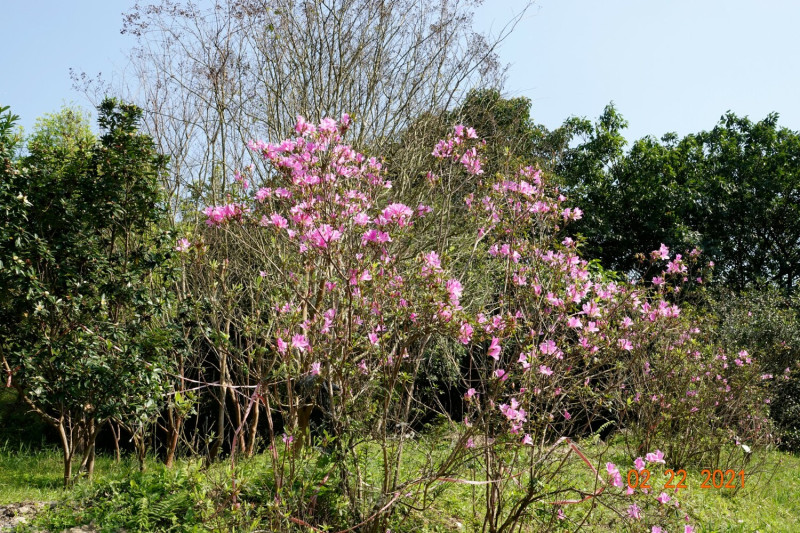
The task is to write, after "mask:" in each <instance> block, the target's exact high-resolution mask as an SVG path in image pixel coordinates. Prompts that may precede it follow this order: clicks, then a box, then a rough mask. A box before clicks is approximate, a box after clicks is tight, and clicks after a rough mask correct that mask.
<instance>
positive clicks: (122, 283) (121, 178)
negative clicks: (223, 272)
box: [0, 100, 169, 485]
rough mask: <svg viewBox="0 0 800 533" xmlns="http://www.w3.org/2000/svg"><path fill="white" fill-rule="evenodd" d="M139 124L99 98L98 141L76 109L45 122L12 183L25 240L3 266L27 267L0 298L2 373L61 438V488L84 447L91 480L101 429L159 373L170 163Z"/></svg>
mask: <svg viewBox="0 0 800 533" xmlns="http://www.w3.org/2000/svg"><path fill="white" fill-rule="evenodd" d="M140 118H141V110H140V109H139V108H137V107H135V106H132V105H128V104H122V103H119V102H117V101H114V100H105V101H104V102H103V103H102V104H101V106H100V107H99V119H98V122H99V125H100V128H101V130H102V136H101V137H100V139H99V141H98V142H95V141H94V138H93V136H92V135H91V133H90V132H89V130H88V126H87V124H86V123H85V121H84V120H83V119H82V117H81V115H80V114H78V113H75V112H74V111H71V110H64V111H62V112H61V113H58V114H56V115H53V116H50V117H47V118H45V119H44V120H42V121H40V122H39V125H38V127H37V130H36V131H35V133H34V135H33V136H32V138H31V139H30V140H29V142H28V155H27V157H26V158H25V160H24V163H25V166H26V167H27V168H28V172H27V174H25V175H24V178H22V179H19V180H16V182H15V183H14V185H15V186H16V187H18V188H19V193H18V194H19V195H22V197H23V198H24V199H25V201H24V202H23V203H24V206H25V213H24V214H23V215H24V217H21V218H19V219H18V220H21V221H24V222H22V223H21V224H20V226H21V228H19V229H20V231H21V232H22V235H24V238H19V239H18V241H17V242H18V244H17V245H15V247H13V248H10V249H9V248H4V249H3V250H2V252H3V253H4V256H3V257H1V258H0V260H2V261H3V263H6V264H9V263H10V264H18V265H25V268H26V269H27V270H26V271H25V274H26V275H25V277H24V280H23V282H22V283H21V284H20V285H19V286H18V287H17V288H16V289H12V290H11V291H6V293H5V295H4V296H5V298H4V299H5V300H6V303H7V305H5V306H4V307H3V309H2V310H1V311H0V313H2V320H0V323H1V324H2V326H0V345H1V346H2V357H3V366H4V367H5V369H6V372H7V373H8V382H9V383H10V384H11V385H12V386H14V387H16V388H17V389H18V391H19V392H20V394H21V395H22V397H23V398H24V400H25V401H26V402H27V403H28V405H29V406H30V407H31V408H32V409H33V410H34V411H35V412H37V413H38V414H39V415H40V416H41V417H42V418H43V419H44V420H45V421H47V422H48V423H50V424H51V425H52V426H53V427H54V428H55V429H56V431H57V432H58V434H59V437H60V442H61V446H62V451H63V458H64V483H65V485H66V484H69V483H70V481H71V479H72V463H73V459H74V458H75V457H76V454H77V453H78V452H79V451H80V452H82V453H81V461H80V467H79V470H84V469H85V470H86V472H87V473H88V475H89V476H91V474H92V470H93V467H94V442H95V439H96V437H97V435H98V433H99V431H100V429H101V428H102V427H103V425H104V424H105V423H106V421H108V420H109V419H110V418H111V417H114V416H120V415H122V414H123V413H130V412H133V411H139V412H141V411H142V410H143V409H147V408H153V407H154V406H155V404H156V402H157V399H158V394H157V391H158V390H159V387H160V381H161V379H160V378H161V372H162V371H163V369H164V368H163V365H162V364H161V361H160V360H159V353H160V351H159V349H158V346H157V345H155V344H154V343H153V342H150V340H149V337H148V335H147V331H146V329H147V327H148V325H149V324H150V323H151V320H152V318H153V317H154V316H155V315H157V314H159V313H160V312H162V311H163V310H164V306H165V304H166V298H165V295H164V294H159V293H158V287H159V286H161V281H162V280H161V278H160V277H161V276H162V275H163V272H164V269H163V265H165V264H166V263H165V260H166V255H167V254H168V253H169V251H168V250H169V249H168V247H167V241H166V234H165V233H164V232H163V231H162V230H161V228H160V227H159V225H160V224H161V223H162V222H163V220H164V209H163V205H162V199H161V194H160V189H159V184H158V179H159V174H160V173H161V172H163V169H164V165H165V163H166V161H165V159H164V158H163V157H162V156H160V155H158V154H157V153H156V152H155V150H154V147H153V143H152V140H151V139H150V138H149V137H147V136H145V135H142V134H140V133H139V132H138V130H137V123H138V121H139V119H140ZM4 200H7V201H8V202H10V204H11V205H8V203H7V204H6V205H4V206H3V207H4V208H13V207H15V205H16V204H14V201H16V202H17V204H19V201H18V200H15V199H14V198H12V197H7V198H4ZM12 200H14V201H12ZM9 255H11V257H8V256H9Z"/></svg>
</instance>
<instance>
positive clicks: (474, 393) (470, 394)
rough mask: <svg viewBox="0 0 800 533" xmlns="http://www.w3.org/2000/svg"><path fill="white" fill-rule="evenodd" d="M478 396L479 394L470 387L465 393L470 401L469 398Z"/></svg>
mask: <svg viewBox="0 0 800 533" xmlns="http://www.w3.org/2000/svg"><path fill="white" fill-rule="evenodd" d="M476 394H477V391H476V390H475V389H473V388H472V387H470V388H469V389H467V392H465V393H464V397H465V398H467V399H469V398H472V397H473V396H475V395H476Z"/></svg>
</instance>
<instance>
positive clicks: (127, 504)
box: [0, 444, 800, 533]
mask: <svg viewBox="0 0 800 533" xmlns="http://www.w3.org/2000/svg"><path fill="white" fill-rule="evenodd" d="M583 448H584V450H585V451H586V452H587V455H590V456H592V454H593V453H594V452H598V451H599V449H597V448H596V447H594V446H592V445H591V444H584V446H583ZM756 459H758V460H764V461H765V465H766V466H765V468H764V473H763V474H762V475H760V476H752V477H748V478H747V482H746V484H745V488H744V489H741V490H739V491H738V492H736V493H733V491H731V490H726V489H711V490H704V489H701V488H699V487H700V484H701V483H702V481H703V478H704V476H702V475H701V474H700V472H698V471H695V470H689V472H688V477H687V480H686V484H687V486H688V488H687V489H685V491H683V493H682V496H683V498H682V501H683V505H684V507H683V510H684V511H685V512H687V513H688V514H689V515H690V516H691V517H692V523H693V524H695V525H696V526H699V527H698V528H697V531H702V532H709V533H710V532H754V531H785V532H796V531H800V525H798V524H800V457H797V456H794V455H790V454H785V453H782V452H777V451H771V452H765V453H761V454H760V455H759V456H758V457H754V461H755V460H756ZM409 460H410V461H411V462H413V461H414V456H413V454H410V457H409ZM602 460H603V461H605V460H615V461H617V460H618V461H620V463H623V462H624V459H623V454H622V452H621V450H619V449H617V448H614V447H611V448H608V449H605V453H604V457H603V459H602ZM60 469H61V459H60V455H59V453H58V451H57V450H53V449H51V450H40V451H31V449H30V448H25V447H23V448H17V449H14V448H11V447H9V446H8V445H6V446H0V505H3V504H7V503H13V502H22V501H56V500H60V501H71V502H72V503H70V504H68V505H65V506H63V507H61V508H60V509H57V510H56V511H54V512H53V513H52V516H51V517H50V518H49V519H48V520H47V521H46V522H44V523H46V524H49V527H53V528H56V527H57V528H63V527H68V526H71V525H76V524H79V523H81V522H87V521H94V523H95V524H96V525H98V526H99V527H100V528H101V530H103V531H115V530H117V528H119V527H121V526H120V525H121V524H125V525H126V526H128V527H131V523H139V524H140V526H141V529H138V528H135V529H138V530H141V531H151V530H152V531H154V530H166V529H167V528H166V526H164V525H163V524H164V523H172V524H177V523H180V522H181V521H182V520H186V517H187V516H188V515H187V514H186V510H187V509H195V508H196V509H198V511H199V510H200V509H201V508H203V507H204V506H205V508H206V509H208V506H209V503H208V502H207V501H202V500H203V499H204V498H206V497H207V496H208V495H209V494H212V493H213V492H214V490H217V489H218V488H219V487H220V486H223V485H224V484H225V483H226V482H227V481H229V479H230V478H229V475H230V474H229V471H228V466H227V464H225V463H220V464H218V465H216V466H215V467H213V468H211V469H210V470H207V471H203V470H202V469H201V468H200V467H199V463H198V462H196V461H195V462H193V463H186V462H183V463H181V464H179V465H178V466H177V467H176V469H175V471H174V472H166V471H165V470H164V469H163V468H161V467H160V466H159V465H158V464H157V463H156V462H155V461H151V462H150V463H149V464H148V471H147V472H146V473H145V474H140V473H138V472H137V471H136V470H137V469H136V465H135V462H134V461H131V460H129V459H123V461H122V462H121V463H120V464H115V463H114V462H113V460H112V459H111V458H109V457H100V458H99V459H98V464H97V470H96V480H95V482H94V483H93V484H89V483H88V482H86V481H84V482H81V483H79V484H78V486H77V487H75V488H74V489H72V490H71V491H64V490H63V489H62V488H61V482H62V480H61V472H60ZM266 469H267V460H266V457H264V456H256V457H254V458H252V459H249V460H246V461H241V462H240V464H239V466H238V467H237V470H238V475H237V477H239V478H240V479H242V480H243V483H244V484H245V489H246V490H250V488H252V487H250V488H248V487H247V484H248V481H247V480H248V479H249V480H251V481H250V482H249V484H250V485H251V486H255V485H257V484H258V481H255V480H259V479H262V480H263V479H264V472H265V471H266ZM563 475H564V478H563V479H567V478H568V479H570V480H571V482H572V483H574V485H575V486H583V487H586V486H591V475H590V474H589V473H588V470H587V469H586V468H585V465H583V464H582V463H580V462H579V461H573V462H570V463H569V466H568V467H567V468H566V469H565V471H564V474H563ZM656 481H657V479H656V476H655V474H654V477H653V482H654V485H655V484H656ZM97 487H103V488H102V489H101V490H99V491H98V490H96V488H97ZM103 498H106V499H107V501H101V500H102V499H103ZM481 499H482V495H481V490H480V489H478V490H476V489H475V488H474V487H469V486H465V485H457V484H446V485H444V486H443V487H442V491H441V494H440V497H439V498H438V499H437V500H436V502H435V504H434V506H433V507H431V508H429V509H427V510H426V511H425V512H421V513H420V512H417V513H411V515H409V516H408V517H407V519H406V520H405V521H404V524H405V525H406V526H410V525H413V530H414V531H416V532H418V533H425V532H444V531H471V530H474V529H476V528H477V527H479V524H480V517H479V516H476V513H475V512H474V509H476V508H477V509H480V502H481ZM166 501H169V502H170V505H171V506H172V507H170V506H169V505H166V504H165V503H164V502H166ZM86 502H89V504H88V505H87V507H91V508H90V509H79V507H80V506H81V505H86V504H87V503H86ZM76 504H77V505H78V507H76ZM589 506H590V503H589V502H586V503H583V504H578V505H573V506H568V507H565V509H566V511H567V514H568V516H570V517H573V518H576V517H579V516H582V515H583V514H585V513H586V511H587V510H588V509H589ZM162 512H163V513H167V514H168V516H167V517H166V519H164V520H161V518H163V517H159V516H158V514H159V513H162ZM169 513H171V514H169ZM478 514H479V513H478ZM144 515H146V516H144ZM191 515H192V516H194V517H196V518H197V520H198V521H199V516H200V513H199V512H198V513H197V514H196V515H195V514H194V512H193V511H192V512H191ZM609 519H613V516H612V514H611V511H609V510H607V509H604V508H597V509H595V510H594V511H593V514H592V520H591V523H592V524H594V525H593V526H584V527H583V528H581V529H580V530H581V531H583V530H586V531H612V530H614V526H611V525H608V524H612V523H614V522H613V520H612V521H609ZM159 520H161V521H159ZM255 523H256V522H253V524H255ZM573 523H574V522H573ZM148 524H150V525H148ZM155 524H161V526H157V525H155ZM603 524H606V527H605V528H604V526H603ZM162 527H163V528H164V529H160V528H162ZM150 528H152V529H150ZM256 528H257V527H256V526H255V525H254V526H253V529H256ZM56 530H60V529H56ZM183 530H186V529H183ZM189 530H191V529H189ZM243 530H248V528H244V529H243ZM403 530H405V529H403ZM564 530H565V531H567V530H570V529H569V528H565V529H564Z"/></svg>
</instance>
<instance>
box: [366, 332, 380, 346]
mask: <svg viewBox="0 0 800 533" xmlns="http://www.w3.org/2000/svg"><path fill="white" fill-rule="evenodd" d="M367 337H369V342H370V343H372V344H378V335H377V334H375V333H370V334H369V335H367Z"/></svg>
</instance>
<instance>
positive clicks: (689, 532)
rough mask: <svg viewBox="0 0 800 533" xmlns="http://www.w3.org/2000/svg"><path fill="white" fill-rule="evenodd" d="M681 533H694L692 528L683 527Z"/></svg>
mask: <svg viewBox="0 0 800 533" xmlns="http://www.w3.org/2000/svg"><path fill="white" fill-rule="evenodd" d="M683 533H694V527H692V526H683Z"/></svg>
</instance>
